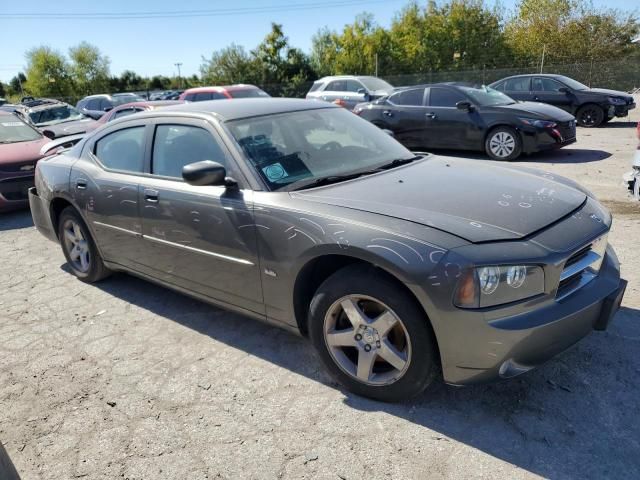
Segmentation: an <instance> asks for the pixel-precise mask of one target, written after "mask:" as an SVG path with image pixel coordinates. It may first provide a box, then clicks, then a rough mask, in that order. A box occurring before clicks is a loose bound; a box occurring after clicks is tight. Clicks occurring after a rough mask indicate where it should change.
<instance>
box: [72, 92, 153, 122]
mask: <svg viewBox="0 0 640 480" xmlns="http://www.w3.org/2000/svg"><path fill="white" fill-rule="evenodd" d="M143 101H144V98H142V97H140V96H139V95H136V94H133V93H114V94H113V95H106V94H100V95H90V96H88V97H84V98H83V99H82V100H80V101H79V102H78V103H77V104H76V108H77V109H78V110H80V112H82V113H84V114H85V115H88V116H90V117H91V118H93V119H96V120H97V119H98V118H100V117H102V115H104V114H105V112H108V111H109V110H111V109H112V108H114V107H117V106H118V105H123V104H125V103H131V102H143Z"/></svg>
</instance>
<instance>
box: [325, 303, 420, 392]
mask: <svg viewBox="0 0 640 480" xmlns="http://www.w3.org/2000/svg"><path fill="white" fill-rule="evenodd" d="M324 340H325V343H326V345H327V348H328V350H329V352H330V354H331V356H332V358H333V360H334V361H335V363H336V364H337V365H338V366H339V367H340V369H341V370H343V371H344V372H345V373H347V374H348V375H349V376H351V377H352V378H354V379H355V380H358V381H360V382H362V383H364V384H366V385H389V384H391V383H394V382H396V381H397V380H399V379H400V378H401V377H402V376H403V375H404V374H405V372H406V371H407V369H408V367H409V364H410V362H411V340H410V338H409V334H408V332H407V329H406V328H405V326H404V324H403V323H402V320H401V319H400V318H399V317H398V315H396V314H395V312H393V310H391V309H390V308H389V307H387V306H386V305H385V304H384V303H382V302H381V301H379V300H377V299H375V298H372V297H368V296H364V295H348V296H346V297H343V298H341V299H339V300H337V301H336V302H334V303H333V305H332V306H331V307H330V308H329V309H328V311H327V314H326V316H325V319H324Z"/></svg>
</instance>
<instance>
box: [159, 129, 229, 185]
mask: <svg viewBox="0 0 640 480" xmlns="http://www.w3.org/2000/svg"><path fill="white" fill-rule="evenodd" d="M203 160H212V161H214V162H218V163H220V164H221V165H223V166H224V167H225V168H226V169H229V165H228V162H227V159H226V155H225V153H224V150H223V148H222V146H221V145H220V144H219V143H218V141H216V139H214V137H213V136H212V135H211V133H210V132H208V131H207V130H205V129H203V128H200V127H193V126H190V125H158V126H157V127H156V132H155V135H154V139H153V157H152V158H151V173H153V174H154V175H161V176H163V177H172V178H180V179H181V178H182V167H184V166H185V165H189V164H190V163H195V162H201V161H203Z"/></svg>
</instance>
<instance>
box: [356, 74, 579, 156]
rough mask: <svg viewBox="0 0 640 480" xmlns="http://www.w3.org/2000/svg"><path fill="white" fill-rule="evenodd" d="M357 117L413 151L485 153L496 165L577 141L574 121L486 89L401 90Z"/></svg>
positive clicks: (438, 86)
mask: <svg viewBox="0 0 640 480" xmlns="http://www.w3.org/2000/svg"><path fill="white" fill-rule="evenodd" d="M354 113H356V114H357V115H360V116H361V117H362V118H365V119H366V120H369V121H370V122H372V123H374V124H375V125H377V126H378V127H380V128H383V129H388V130H391V131H392V132H393V133H394V134H395V137H396V139H397V140H398V141H400V142H401V143H402V144H404V145H405V146H406V147H408V148H412V149H432V148H446V149H456V150H457V149H459V150H477V151H485V152H486V153H487V155H489V156H490V157H491V158H493V159H495V160H514V159H516V158H518V157H519V156H520V154H521V153H533V152H538V151H540V150H545V149H550V148H560V147H563V146H564V145H568V144H570V143H573V142H575V140H576V130H575V119H574V117H573V116H572V115H571V114H569V113H567V112H565V111H563V110H560V109H559V108H556V107H553V106H551V105H542V104H540V103H533V102H525V103H518V102H515V101H514V100H513V99H511V98H509V97H507V96H506V95H505V94H503V93H500V92H498V91H496V90H493V89H491V88H488V87H478V88H476V87H472V86H468V85H462V84H451V83H439V84H434V85H420V86H415V87H406V88H402V89H398V90H397V91H396V92H395V93H394V94H393V95H391V96H389V97H385V98H382V99H379V100H377V101H375V102H371V103H364V104H360V105H357V106H356V108H355V109H354Z"/></svg>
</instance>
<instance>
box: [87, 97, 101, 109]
mask: <svg viewBox="0 0 640 480" xmlns="http://www.w3.org/2000/svg"><path fill="white" fill-rule="evenodd" d="M86 108H87V110H100V99H99V98H92V99H91V100H89V101H88V102H87V106H86Z"/></svg>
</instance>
